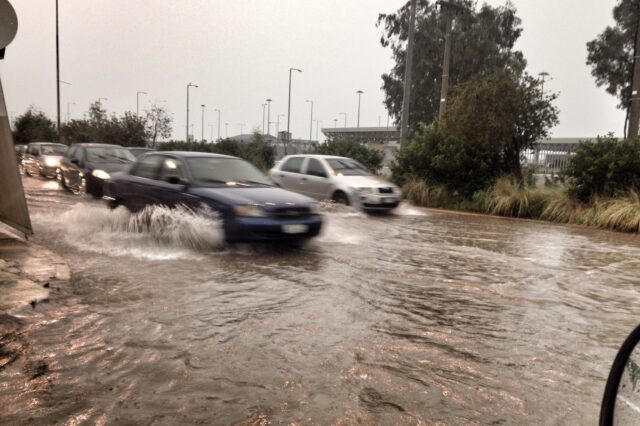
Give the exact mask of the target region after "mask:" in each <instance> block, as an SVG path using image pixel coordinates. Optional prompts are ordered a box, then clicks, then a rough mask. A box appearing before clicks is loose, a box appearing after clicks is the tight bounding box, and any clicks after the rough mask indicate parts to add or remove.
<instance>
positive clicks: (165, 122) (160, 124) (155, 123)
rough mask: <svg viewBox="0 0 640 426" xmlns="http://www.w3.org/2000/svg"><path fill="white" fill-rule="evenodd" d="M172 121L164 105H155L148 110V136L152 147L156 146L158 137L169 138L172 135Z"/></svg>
mask: <svg viewBox="0 0 640 426" xmlns="http://www.w3.org/2000/svg"><path fill="white" fill-rule="evenodd" d="M172 121H173V120H172V118H171V117H169V114H168V113H167V110H166V109H165V108H164V107H161V106H159V105H153V106H151V109H150V110H148V111H147V138H148V139H149V146H150V147H151V148H154V149H155V148H156V144H157V141H158V137H160V138H163V139H167V138H168V137H170V136H171V132H172V131H173V129H172V127H171V123H172Z"/></svg>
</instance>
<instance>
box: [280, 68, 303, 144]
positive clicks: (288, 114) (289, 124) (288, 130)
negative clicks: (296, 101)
mask: <svg viewBox="0 0 640 426" xmlns="http://www.w3.org/2000/svg"><path fill="white" fill-rule="evenodd" d="M292 71H298V72H302V70H300V69H298V68H289V106H288V107H287V142H285V144H284V155H287V148H288V146H289V139H290V138H291V127H290V126H291V72H292Z"/></svg>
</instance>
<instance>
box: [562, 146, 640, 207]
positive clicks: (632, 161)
mask: <svg viewBox="0 0 640 426" xmlns="http://www.w3.org/2000/svg"><path fill="white" fill-rule="evenodd" d="M562 174H563V175H564V176H565V178H566V179H567V181H568V182H569V194H571V195H573V196H574V197H576V198H578V199H579V200H581V201H589V200H590V199H591V198H592V197H594V196H598V195H599V196H605V197H613V196H616V195H622V194H626V193H627V192H628V191H629V190H638V189H640V141H638V140H633V141H630V140H624V141H619V140H618V139H616V138H614V137H613V135H607V136H605V137H598V138H597V140H596V141H586V142H583V143H581V144H580V146H578V148H577V149H576V152H575V155H572V156H571V157H570V158H569V161H568V162H567V165H566V166H565V168H564V170H563V171H562Z"/></svg>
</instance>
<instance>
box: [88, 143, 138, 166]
mask: <svg viewBox="0 0 640 426" xmlns="http://www.w3.org/2000/svg"><path fill="white" fill-rule="evenodd" d="M87 160H88V161H90V162H92V163H129V162H131V161H135V160H136V157H134V155H133V154H132V153H131V152H130V151H129V150H128V149H125V148H120V147H111V146H99V147H97V146H96V147H89V148H87Z"/></svg>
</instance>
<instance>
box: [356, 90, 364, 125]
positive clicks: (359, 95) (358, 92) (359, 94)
mask: <svg viewBox="0 0 640 426" xmlns="http://www.w3.org/2000/svg"><path fill="white" fill-rule="evenodd" d="M356 93H357V94H358V127H360V98H361V97H362V94H363V93H364V92H363V91H362V90H358V91H357V92H356Z"/></svg>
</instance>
